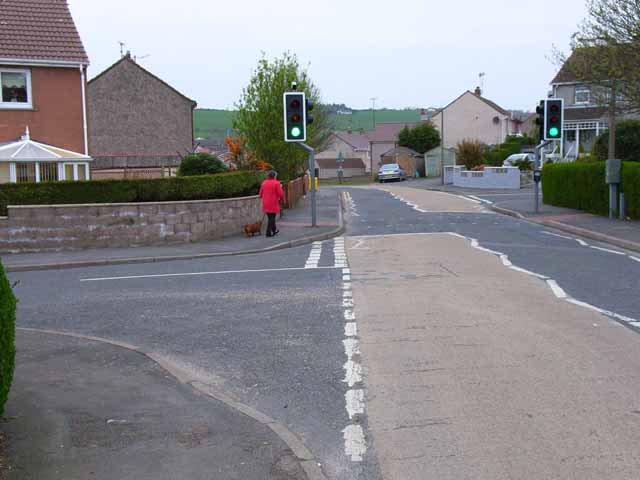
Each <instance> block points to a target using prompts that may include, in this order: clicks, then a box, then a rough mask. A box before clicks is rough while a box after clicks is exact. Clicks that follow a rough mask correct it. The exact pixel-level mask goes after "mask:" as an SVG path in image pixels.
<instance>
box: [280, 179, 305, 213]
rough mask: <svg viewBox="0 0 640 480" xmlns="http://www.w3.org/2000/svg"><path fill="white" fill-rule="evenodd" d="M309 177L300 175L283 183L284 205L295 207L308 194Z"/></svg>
mask: <svg viewBox="0 0 640 480" xmlns="http://www.w3.org/2000/svg"><path fill="white" fill-rule="evenodd" d="M306 185H307V177H306V176H304V177H298V178H296V179H295V180H291V181H290V182H288V183H285V184H283V186H282V187H283V190H284V199H285V200H284V202H285V203H284V207H285V208H295V206H296V205H297V204H298V202H299V201H300V199H301V198H302V197H303V196H304V195H305V194H306V189H307V188H306Z"/></svg>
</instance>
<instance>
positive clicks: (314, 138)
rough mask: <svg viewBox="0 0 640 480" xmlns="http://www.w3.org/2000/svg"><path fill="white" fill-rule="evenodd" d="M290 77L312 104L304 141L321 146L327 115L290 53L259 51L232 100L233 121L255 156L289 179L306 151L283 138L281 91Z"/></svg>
mask: <svg viewBox="0 0 640 480" xmlns="http://www.w3.org/2000/svg"><path fill="white" fill-rule="evenodd" d="M294 81H295V82H297V84H298V91H304V92H305V93H306V94H307V98H308V99H310V100H311V101H312V102H313V103H314V104H315V105H316V107H315V108H314V110H313V117H314V121H313V123H312V124H311V125H309V126H308V128H307V142H306V143H307V144H308V145H310V146H312V147H314V148H315V149H316V150H321V149H323V148H324V147H325V146H326V145H327V144H328V141H329V137H330V136H331V131H332V129H331V125H330V123H329V116H328V115H327V114H326V112H325V111H324V109H323V108H322V106H321V105H320V91H319V89H318V88H317V87H316V86H315V85H314V84H313V82H312V81H311V78H310V77H309V74H308V72H307V71H306V70H305V69H302V68H301V67H300V65H299V63H298V59H297V57H296V56H295V55H294V54H291V53H284V54H283V56H282V57H281V58H276V59H274V60H272V61H270V60H269V59H267V58H266V57H265V56H264V55H263V57H262V58H261V59H260V60H259V61H258V67H257V68H256V70H255V71H254V72H253V74H252V76H251V79H250V80H249V85H248V86H247V87H246V88H245V89H244V90H243V91H242V96H241V97H240V101H239V102H238V103H237V104H236V107H237V108H238V112H237V114H236V116H235V119H234V122H233V123H234V128H236V129H237V130H238V131H239V132H240V135H241V136H242V137H243V138H245V139H246V141H247V147H248V148H249V149H250V150H251V151H252V152H253V153H254V154H255V156H256V158H257V160H260V161H263V162H266V163H268V164H270V165H272V166H273V168H274V169H275V170H277V171H278V177H279V178H280V179H281V180H290V179H292V178H295V177H296V176H298V175H300V174H301V173H302V172H304V170H305V168H306V160H307V158H308V153H307V152H305V151H304V150H303V149H302V148H301V147H300V146H299V145H295V144H292V143H285V141H284V131H283V109H284V106H283V103H282V95H283V94H284V92H285V91H287V90H290V87H291V82H294Z"/></svg>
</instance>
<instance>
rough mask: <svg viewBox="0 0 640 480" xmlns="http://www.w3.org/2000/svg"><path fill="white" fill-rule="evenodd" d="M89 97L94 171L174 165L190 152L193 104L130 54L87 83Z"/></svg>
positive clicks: (90, 135) (90, 140)
mask: <svg viewBox="0 0 640 480" xmlns="http://www.w3.org/2000/svg"><path fill="white" fill-rule="evenodd" d="M87 98H88V104H89V124H90V126H91V128H90V130H89V151H90V152H91V156H92V157H93V158H94V161H95V162H94V168H114V167H134V168H135V167H164V166H170V165H177V164H179V163H180V158H181V156H182V155H186V154H188V153H191V152H193V150H194V142H193V109H194V108H195V107H196V102H194V101H193V100H191V99H190V98H188V97H186V96H185V95H183V94H182V93H180V92H179V91H177V90H176V89H175V88H173V87H172V86H170V85H168V84H167V83H165V82H164V81H163V80H161V79H160V78H158V77H156V76H155V75H153V74H152V73H151V72H149V71H147V70H146V69H144V68H142V67H141V66H140V65H139V64H138V63H136V62H135V61H134V60H133V59H132V58H131V56H130V55H129V54H126V55H125V56H123V57H122V58H121V59H120V60H119V61H117V62H116V63H114V64H113V65H112V66H111V67H109V68H107V69H106V70H105V71H104V72H102V73H100V74H99V75H97V76H96V77H95V78H93V79H91V80H90V81H89V84H88V88H87Z"/></svg>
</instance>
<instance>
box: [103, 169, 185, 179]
mask: <svg viewBox="0 0 640 480" xmlns="http://www.w3.org/2000/svg"><path fill="white" fill-rule="evenodd" d="M177 172H178V169H177V168H176V167H163V168H160V167H159V168H110V169H105V170H92V171H91V178H92V179H93V180H125V179H126V180H142V179H151V178H165V177H175V176H176V174H177Z"/></svg>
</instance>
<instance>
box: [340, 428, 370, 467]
mask: <svg viewBox="0 0 640 480" xmlns="http://www.w3.org/2000/svg"><path fill="white" fill-rule="evenodd" d="M342 434H343V438H344V449H345V453H346V454H347V456H349V457H351V461H352V462H362V459H363V457H364V455H365V453H367V442H366V440H365V438H364V430H363V429H362V427H361V426H360V425H349V426H347V428H345V429H344V430H343V431H342Z"/></svg>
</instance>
